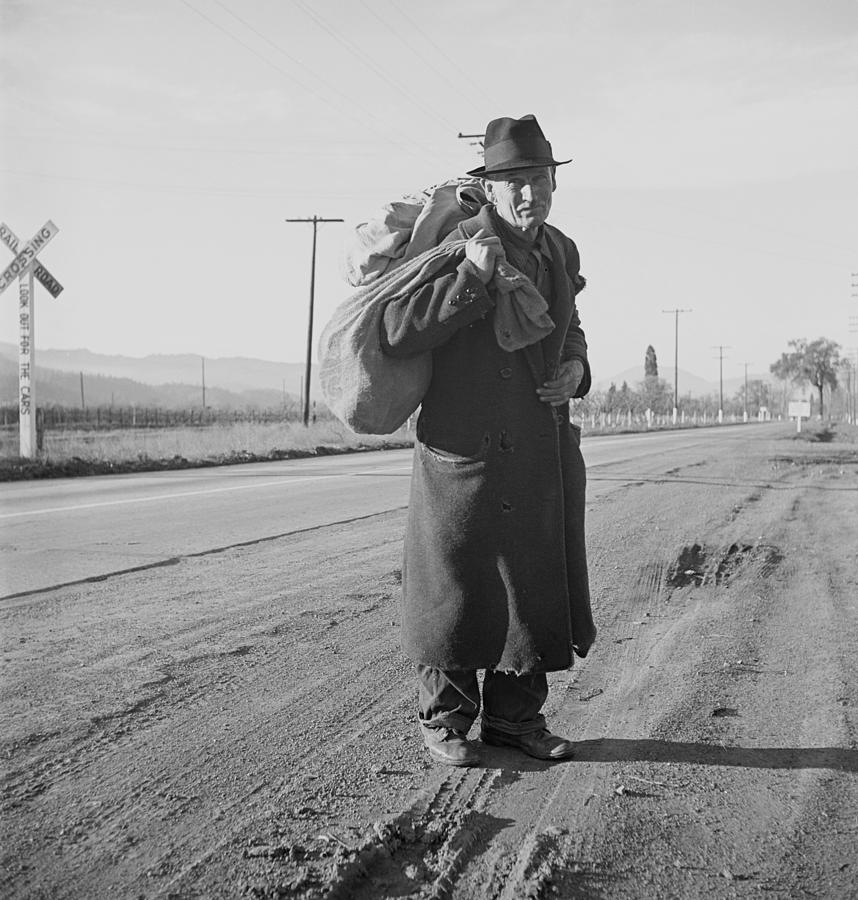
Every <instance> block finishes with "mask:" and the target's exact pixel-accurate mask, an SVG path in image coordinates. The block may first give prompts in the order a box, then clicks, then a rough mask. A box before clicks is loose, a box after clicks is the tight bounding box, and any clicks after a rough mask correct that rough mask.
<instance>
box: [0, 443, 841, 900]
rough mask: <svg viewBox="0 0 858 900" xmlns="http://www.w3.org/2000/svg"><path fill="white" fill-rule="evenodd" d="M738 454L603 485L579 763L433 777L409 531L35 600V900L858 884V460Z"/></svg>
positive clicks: (11, 769)
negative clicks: (412, 640) (408, 654)
mask: <svg viewBox="0 0 858 900" xmlns="http://www.w3.org/2000/svg"><path fill="white" fill-rule="evenodd" d="M725 446H726V447H727V450H726V452H722V451H720V450H719V451H717V452H716V450H714V449H711V450H710V449H707V448H706V446H705V444H701V445H698V446H695V447H693V448H686V449H683V450H681V451H676V452H675V453H669V454H663V455H660V456H659V457H658V458H657V459H649V460H648V461H646V462H641V461H627V462H623V463H617V464H615V465H612V466H602V467H599V468H598V469H594V470H592V471H591V473H590V482H591V497H592V498H593V499H592V500H591V502H590V506H589V512H588V516H589V525H588V527H589V547H590V558H591V580H592V584H593V592H594V601H595V612H596V618H597V622H598V624H599V628H600V635H599V640H598V643H597V645H596V647H595V648H594V650H593V652H592V654H591V655H590V656H589V657H588V658H587V659H586V660H584V661H582V662H580V664H577V665H576V667H575V668H574V669H573V670H572V671H570V672H564V673H555V674H553V675H552V676H551V682H552V691H551V696H550V698H549V702H548V706H547V709H546V713H547V716H548V718H549V722H550V724H551V726H552V727H553V728H554V729H555V730H557V731H558V732H562V733H565V734H567V735H568V736H570V737H572V738H573V739H574V740H576V742H577V743H578V753H577V756H576V759H575V760H574V761H572V762H569V763H565V764H554V765H552V764H547V763H541V762H538V761H536V760H531V759H529V758H527V757H523V756H521V755H519V754H517V753H515V752H514V751H506V750H502V749H495V748H485V751H484V757H483V758H484V762H483V765H482V766H480V767H478V768H475V769H471V770H451V769H445V768H443V767H439V766H436V765H434V764H432V763H430V761H429V760H428V757H427V756H426V755H425V752H424V751H423V750H422V748H421V746H420V744H419V741H418V739H417V733H416V728H415V724H414V684H413V680H412V677H411V670H410V665H409V664H408V663H407V662H406V661H405V660H403V658H402V656H401V654H400V652H399V648H398V641H399V637H398V624H397V623H398V606H397V603H398V591H399V577H400V576H399V568H400V555H401V546H402V528H403V519H404V516H403V513H402V512H393V513H385V514H381V515H378V516H375V517H372V518H370V519H368V520H364V521H362V522H360V523H351V524H346V525H337V526H333V527H331V528H327V529H323V530H321V531H319V530H314V531H312V532H306V533H299V534H293V535H290V536H288V537H285V538H283V539H282V540H277V541H268V542H265V543H260V544H259V545H251V546H246V547H242V548H238V549H234V550H229V551H225V552H222V553H218V554H214V555H211V556H201V557H195V558H193V559H185V560H182V561H181V562H179V563H177V564H176V565H174V566H170V567H166V568H163V569H158V570H156V571H153V572H147V573H136V574H134V573H132V574H127V575H123V576H119V577H116V578H111V579H107V580H105V581H104V582H100V583H96V584H89V585H84V586H80V587H76V588H64V589H61V590H57V591H52V592H47V593H45V594H43V595H38V596H36V597H28V598H22V599H20V600H14V601H8V602H6V603H5V604H4V605H3V608H2V610H0V615H2V650H3V653H2V660H3V679H2V702H3V708H4V719H5V721H6V723H7V725H6V727H5V729H4V735H3V739H2V745H0V749H2V755H3V760H4V772H3V777H2V784H3V789H4V793H3V816H2V831H0V842H2V846H3V851H2V871H0V888H2V891H3V893H4V895H5V896H10V897H51V898H62V897H67V898H78V900H83V898H91V897H100V896H110V897H135V898H136V897H145V898H149V897H152V898H154V897H165V898H166V897H173V898H196V897H200V898H202V897H224V898H227V897H229V898H232V897H243V896H246V897H257V898H277V897H294V898H305V900H310V898H320V897H357V898H361V897H365V898H370V897H372V898H379V897H414V898H417V897H421V898H422V897H456V898H505V900H513V898H524V897H529V898H540V897H544V898H548V897H552V896H561V897H578V896H580V897H588V898H599V897H605V898H644V897H646V898H650V897H683V898H686V897H688V898H693V897H707V898H721V897H724V898H727V897H743V898H744V897H748V898H751V897H771V898H784V900H786V898H793V897H798V896H804V895H810V896H816V897H832V898H840V897H850V896H856V895H858V867H856V864H855V862H854V856H855V853H854V851H855V846H856V842H858V825H856V822H855V812H854V811H855V809H856V808H858V716H856V709H858V679H856V671H855V670H856V663H855V653H854V647H855V645H856V641H858V609H856V607H858V560H856V552H855V548H856V547H858V516H856V508H858V445H856V443H855V442H854V435H852V434H851V433H847V432H844V431H839V432H838V433H837V435H835V436H834V437H832V439H831V440H830V441H828V442H827V443H823V442H820V441H813V440H805V439H802V440H797V439H795V437H794V436H793V435H792V433H791V432H790V431H789V430H788V429H785V428H784V429H773V430H768V431H766V432H760V431H759V430H754V431H753V432H752V433H749V434H745V433H742V430H739V431H738V432H737V436H736V440H735V442H733V443H730V444H728V445H725ZM585 452H586V442H585Z"/></svg>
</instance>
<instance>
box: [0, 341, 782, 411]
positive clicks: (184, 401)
mask: <svg viewBox="0 0 858 900" xmlns="http://www.w3.org/2000/svg"><path fill="white" fill-rule="evenodd" d="M17 360H18V350H17V347H16V346H15V345H14V344H10V343H7V342H2V341H0V401H2V402H4V403H14V402H15V398H16V397H17V393H18V388H17ZM81 373H83V377H84V395H85V399H86V403H87V405H88V406H89V405H92V406H97V405H106V404H110V403H111V402H112V403H113V404H114V405H117V406H118V405H132V404H137V405H138V406H140V405H149V406H163V407H165V408H168V409H186V408H191V407H195V406H200V405H202V378H203V361H202V357H200V356H196V355H194V354H190V353H183V354H170V355H166V354H155V355H150V356H143V357H136V356H119V355H107V354H100V353H92V352H91V351H89V350H50V349H42V348H39V349H38V350H37V352H36V391H37V394H36V396H37V402H38V403H58V404H63V405H71V406H79V405H80V377H81ZM317 377H318V366H317V365H314V366H313V377H312V383H311V385H310V388H311V395H312V397H313V399H314V400H319V401H321V394H320V392H319V386H318V381H317ZM659 377H660V378H662V379H664V380H665V381H667V382H668V384H670V385H671V386H672V385H673V367H672V366H660V367H659ZM748 377H749V379H763V380H765V381H770V380H771V375H769V374H765V375H759V374H756V375H751V374H750V373H749V375H748ZM303 378H304V365H303V363H286V362H272V361H269V360H263V359H252V358H249V357H241V356H230V357H212V358H209V357H206V358H205V382H206V405H207V406H214V407H218V408H224V409H230V408H231V409H242V408H245V407H247V406H257V407H260V408H274V407H277V406H280V405H282V404H283V402H284V394H285V395H286V397H287V402H290V401H294V402H300V397H301V390H302V384H303ZM643 380H644V368H643V364H641V365H640V366H634V367H633V368H629V369H625V370H624V371H622V372H618V373H617V374H616V375H612V376H611V377H610V378H601V377H599V375H598V373H597V377H596V379H595V381H594V384H593V387H594V389H595V390H607V389H608V388H609V387H610V385H611V384H612V383H613V384H616V386H617V387H618V388H619V387H621V386H622V383H623V382H624V381H626V382H627V383H628V384H629V386H630V387H637V385H638V384H640V383H641V382H642V381H643ZM743 380H744V376H741V377H736V378H725V379H724V394H725V397H732V396H734V395H735V394H736V392H737V391H738V390H739V387H740V386H741V384H742V382H743ZM679 393H680V395H681V396H687V395H688V394H691V396H693V397H705V396H709V395H711V394H717V393H718V382H717V380H716V381H707V380H705V379H703V378H700V377H698V376H697V375H693V374H692V373H691V372H686V371H685V370H684V369H680V370H679Z"/></svg>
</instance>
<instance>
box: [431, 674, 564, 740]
mask: <svg viewBox="0 0 858 900" xmlns="http://www.w3.org/2000/svg"><path fill="white" fill-rule="evenodd" d="M417 681H418V685H419V695H418V704H419V718H420V724H421V725H422V726H425V727H427V728H451V729H453V730H454V731H461V732H463V733H465V734H467V733H468V731H469V730H470V728H471V726H472V725H473V724H474V722H475V721H476V718H477V716H478V715H479V714H480V699H481V698H480V686H479V682H478V681H477V672H476V670H474V669H462V670H450V669H435V668H432V667H431V666H423V665H418V666H417ZM547 698H548V678H547V677H546V675H545V673H544V672H534V673H532V674H527V675H516V674H515V673H512V672H497V671H494V670H493V669H487V670H486V673H485V677H484V679H483V692H482V723H483V726H484V727H488V728H490V729H492V730H493V731H499V732H503V733H505V734H529V733H530V732H533V731H541V730H542V729H543V728H545V717H544V716H543V715H542V713H541V712H540V710H541V709H542V706H543V704H544V703H545V701H546V699H547Z"/></svg>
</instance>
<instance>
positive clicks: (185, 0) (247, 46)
mask: <svg viewBox="0 0 858 900" xmlns="http://www.w3.org/2000/svg"><path fill="white" fill-rule="evenodd" d="M215 2H217V0H215ZM181 3H183V4H184V5H185V6H187V7H188V9H190V10H192V11H193V12H195V13H196V14H197V15H198V16H199V17H200V18H201V19H204V20H205V21H206V22H208V23H209V24H210V25H211V26H212V27H213V28H216V29H217V30H218V31H220V32H222V33H223V34H225V35H226V36H227V37H228V38H229V39H230V40H232V41H235V42H236V43H237V44H240V45H241V46H242V47H244V49H245V50H247V51H248V52H250V53H252V54H253V55H254V56H255V57H256V58H257V59H261V60H262V62H264V63H265V64H266V65H268V66H270V67H271V68H272V69H274V70H275V71H276V72H279V73H280V74H281V75H283V76H285V77H286V78H288V79H289V80H290V81H293V82H294V83H295V84H297V85H298V87H300V88H301V89H302V90H305V91H307V92H308V93H310V94H312V95H313V96H314V97H316V98H318V99H319V100H321V102H322V103H324V104H325V105H326V106H329V107H330V108H331V109H333V110H334V112H336V113H337V114H338V115H345V116H347V117H348V118H350V119H351V120H352V121H353V122H356V123H358V124H360V125H364V124H365V120H364V119H362V118H360V117H359V116H356V115H355V114H354V113H353V112H352V111H351V109H349V108H346V109H345V110H343V109H341V108H340V107H338V106H336V105H334V104H333V103H332V102H331V101H330V100H329V99H328V98H327V97H326V96H325V95H324V94H322V93H320V92H319V91H318V90H316V89H315V88H314V87H313V86H312V85H311V84H310V83H308V82H306V81H302V80H301V79H300V78H297V77H296V76H295V75H294V74H292V73H291V72H287V71H286V69H284V68H282V67H281V66H278V65H277V64H276V63H274V62H272V61H271V60H270V59H269V58H268V57H267V56H265V55H264V54H262V53H260V52H259V51H258V50H256V49H255V48H253V47H251V45H250V44H248V43H247V42H246V41H243V40H242V39H241V38H240V37H238V36H237V35H235V34H233V33H232V32H231V31H230V30H229V29H228V28H224V27H223V25H221V24H220V23H218V22H216V21H215V20H214V19H212V18H211V16H207V15H206V14H205V13H204V12H202V11H201V10H199V9H197V8H196V7H195V6H193V5H192V4H191V3H189V2H188V0H181ZM227 12H229V10H227ZM236 18H237V17H236ZM281 52H283V53H285V51H281ZM286 55H287V56H288V54H286ZM305 68H306V67H305ZM320 80H321V79H320ZM338 93H339V92H338ZM345 100H346V102H347V103H348V105H349V107H355V106H358V104H356V103H354V102H353V101H352V100H350V99H348V98H345ZM363 112H364V113H365V114H366V115H372V114H371V113H368V112H366V111H365V110H363ZM385 140H388V141H389V142H390V143H391V144H393V145H395V146H398V147H400V148H402V149H404V150H407V151H408V152H409V153H411V154H412V155H414V156H416V155H418V153H416V152H415V150H414V147H417V148H418V152H419V153H420V154H422V155H424V156H429V154H427V153H426V152H425V150H423V148H422V147H420V146H419V145H417V144H415V145H414V147H409V146H408V145H405V144H402V143H401V142H399V141H396V140H395V139H393V138H389V137H387V136H386V135H385Z"/></svg>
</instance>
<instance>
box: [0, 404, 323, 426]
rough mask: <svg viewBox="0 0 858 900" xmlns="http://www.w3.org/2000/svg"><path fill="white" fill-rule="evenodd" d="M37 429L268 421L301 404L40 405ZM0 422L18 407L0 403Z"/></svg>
mask: <svg viewBox="0 0 858 900" xmlns="http://www.w3.org/2000/svg"><path fill="white" fill-rule="evenodd" d="M37 417H38V424H39V427H40V428H41V429H46V430H50V431H62V430H64V429H74V430H76V431H117V430H119V431H121V430H123V429H131V428H135V429H137V428H178V427H183V428H194V427H208V426H211V425H234V424H237V423H250V424H271V423H277V422H297V421H300V420H301V405H300V404H299V403H295V404H289V405H287V406H282V407H279V408H277V409H232V410H226V409H210V408H206V409H203V408H201V407H199V408H196V409H193V408H191V409H165V408H163V407H157V406H92V407H87V408H86V409H81V408H80V407H73V406H43V407H39V409H38V411H37ZM330 418H332V417H331V414H330V412H329V411H328V409H327V408H326V407H320V408H319V409H318V411H317V410H316V407H315V404H314V407H313V420H314V421H316V420H317V419H320V420H323V421H324V420H328V419H330ZM0 423H2V425H3V426H7V427H9V426H16V425H17V424H18V406H17V405H12V404H3V405H0Z"/></svg>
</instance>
